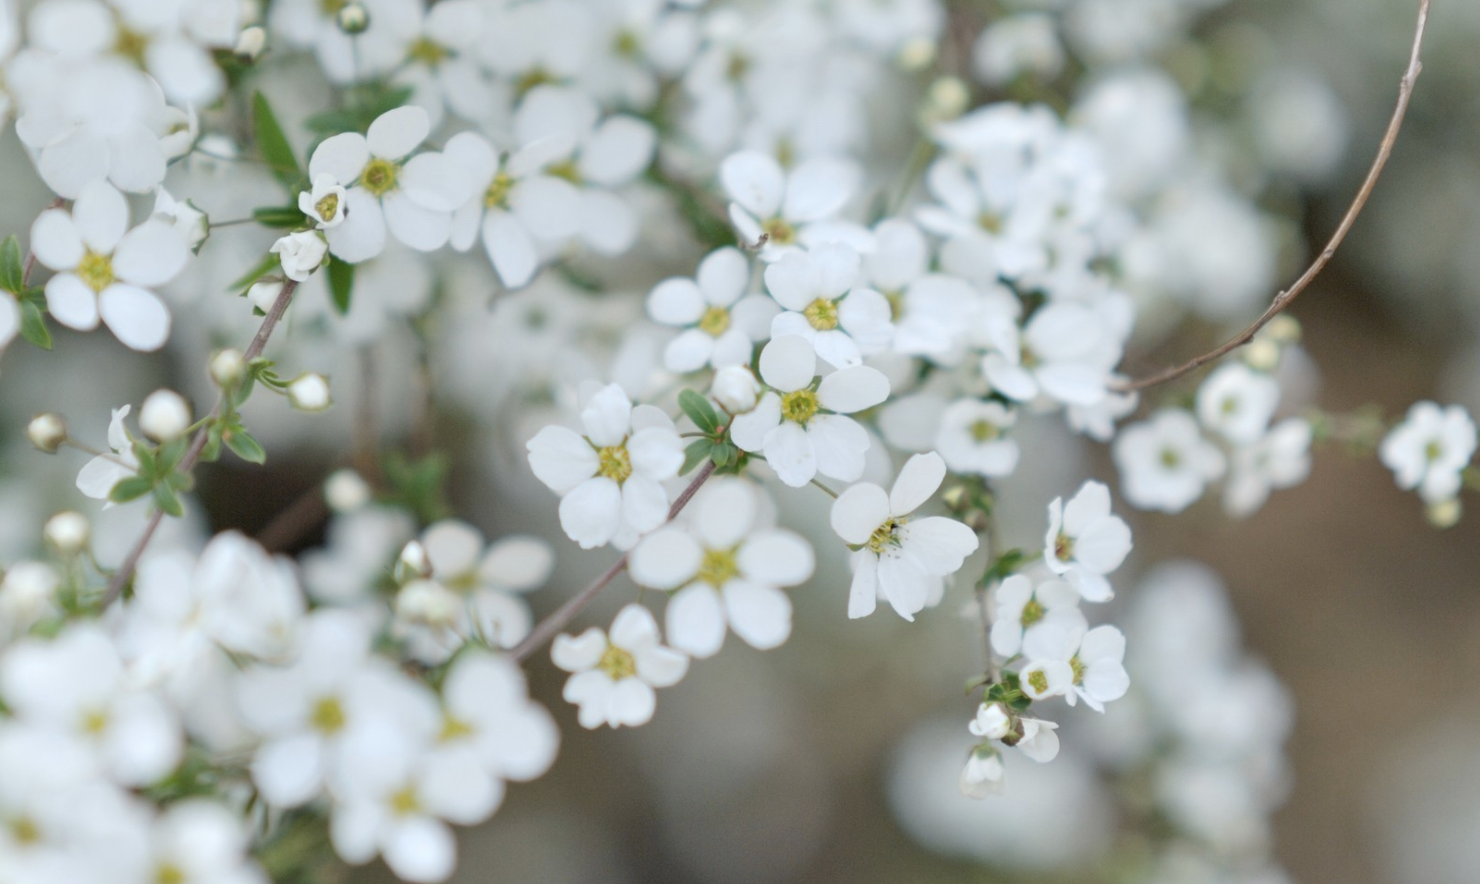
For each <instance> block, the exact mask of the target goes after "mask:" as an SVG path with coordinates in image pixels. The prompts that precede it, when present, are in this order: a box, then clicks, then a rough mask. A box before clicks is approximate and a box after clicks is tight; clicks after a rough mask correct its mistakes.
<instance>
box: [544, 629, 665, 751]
mask: <svg viewBox="0 0 1480 884" xmlns="http://www.w3.org/2000/svg"><path fill="white" fill-rule="evenodd" d="M550 656H551V658H552V659H554V661H555V665H556V666H559V667H560V668H561V669H564V670H565V671H566V672H570V673H572V675H571V677H570V678H569V679H568V680H567V681H566V682H565V690H564V691H563V692H562V696H564V697H565V699H566V701H567V702H570V703H575V704H576V705H577V706H579V707H580V712H579V715H578V718H579V720H580V722H581V726H582V727H585V728H592V729H594V728H598V727H600V726H601V725H603V724H605V725H609V726H610V727H622V726H624V725H625V726H627V727H636V726H637V725H641V724H647V722H648V721H650V720H651V719H652V717H653V710H654V709H655V708H656V706H657V695H656V694H654V693H653V688H666V687H669V686H671V685H675V684H677V683H678V682H679V680H680V679H682V678H683V676H684V673H685V672H687V671H688V668H689V658H688V657H685V656H684V655H683V654H680V653H679V652H677V651H675V650H673V649H671V648H667V647H664V646H663V645H662V644H661V641H660V636H659V635H658V622H657V621H656V620H654V619H653V615H652V613H651V612H649V611H648V609H647V608H644V607H642V606H641V605H628V606H627V607H625V608H623V609H622V610H621V612H620V613H618V614H617V618H616V619H615V620H614V621H612V630H611V638H610V639H608V638H607V634H606V633H605V632H603V631H602V630H601V629H600V628H599V627H595V626H593V627H591V628H590V629H588V630H586V631H585V632H583V633H581V634H580V635H579V636H570V635H559V636H556V638H555V645H554V647H553V648H552V649H551V653H550Z"/></svg>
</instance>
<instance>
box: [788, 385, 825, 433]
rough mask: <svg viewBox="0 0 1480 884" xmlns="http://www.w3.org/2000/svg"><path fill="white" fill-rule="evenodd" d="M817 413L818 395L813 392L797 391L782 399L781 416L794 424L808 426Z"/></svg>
mask: <svg viewBox="0 0 1480 884" xmlns="http://www.w3.org/2000/svg"><path fill="white" fill-rule="evenodd" d="M816 413H817V394H816V393H814V392H812V391H811V390H797V391H796V392H795V393H787V394H786V395H785V396H782V397H781V416H782V417H784V418H786V419H787V420H789V421H791V422H792V423H797V424H801V425H802V426H806V425H807V421H809V420H811V419H812V415H814V414H816Z"/></svg>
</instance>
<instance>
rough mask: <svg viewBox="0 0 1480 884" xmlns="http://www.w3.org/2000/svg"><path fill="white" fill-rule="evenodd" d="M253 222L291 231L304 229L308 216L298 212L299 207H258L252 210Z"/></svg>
mask: <svg viewBox="0 0 1480 884" xmlns="http://www.w3.org/2000/svg"><path fill="white" fill-rule="evenodd" d="M252 220H254V221H256V222H257V223H258V224H261V225H262V226H263V227H277V228H281V229H283V230H290V229H292V228H294V227H302V226H303V225H304V223H305V222H306V221H307V220H308V216H307V215H304V214H303V213H302V212H300V211H298V207H297V206H258V207H257V208H255V209H253V210H252Z"/></svg>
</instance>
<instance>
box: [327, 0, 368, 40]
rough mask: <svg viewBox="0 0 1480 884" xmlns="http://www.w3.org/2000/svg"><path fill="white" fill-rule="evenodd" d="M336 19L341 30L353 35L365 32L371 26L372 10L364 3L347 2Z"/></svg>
mask: <svg viewBox="0 0 1480 884" xmlns="http://www.w3.org/2000/svg"><path fill="white" fill-rule="evenodd" d="M334 20H335V21H336V22H338V23H339V29H340V30H341V31H344V32H345V33H346V34H349V35H350V36H351V37H353V36H355V35H356V34H363V33H365V30H366V29H367V28H369V27H370V10H368V9H366V8H365V4H363V3H347V4H345V6H344V7H343V8H342V9H340V10H339V14H338V15H337V16H335V18H334Z"/></svg>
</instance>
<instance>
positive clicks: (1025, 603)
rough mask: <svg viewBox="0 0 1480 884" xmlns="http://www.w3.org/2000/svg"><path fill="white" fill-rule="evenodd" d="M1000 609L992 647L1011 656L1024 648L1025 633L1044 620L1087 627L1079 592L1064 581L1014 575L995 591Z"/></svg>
mask: <svg viewBox="0 0 1480 884" xmlns="http://www.w3.org/2000/svg"><path fill="white" fill-rule="evenodd" d="M992 598H993V600H994V601H995V602H996V603H997V610H996V613H995V616H994V618H993V620H992V636H991V638H992V650H994V651H996V652H997V653H999V654H1001V655H1002V656H1003V657H1007V658H1009V659H1010V658H1012V657H1015V656H1017V654H1018V653H1019V652H1020V651H1021V650H1022V649H1023V633H1024V632H1026V631H1027V630H1028V629H1030V628H1031V627H1033V626H1035V625H1037V624H1039V623H1044V622H1052V623H1061V624H1064V625H1066V626H1080V627H1083V626H1085V622H1084V615H1083V614H1081V613H1080V612H1079V591H1078V590H1076V589H1075V588H1074V587H1072V586H1070V585H1069V584H1068V583H1066V582H1064V581H1063V580H1045V581H1044V582H1042V583H1040V584H1038V585H1037V586H1034V585H1033V581H1032V580H1030V579H1029V578H1027V577H1026V576H1024V575H1022V574H1013V575H1011V576H1009V577H1008V578H1007V579H1006V580H1003V581H1002V583H1001V584H1000V585H998V587H997V588H996V589H995V590H994V591H993V593H992Z"/></svg>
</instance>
